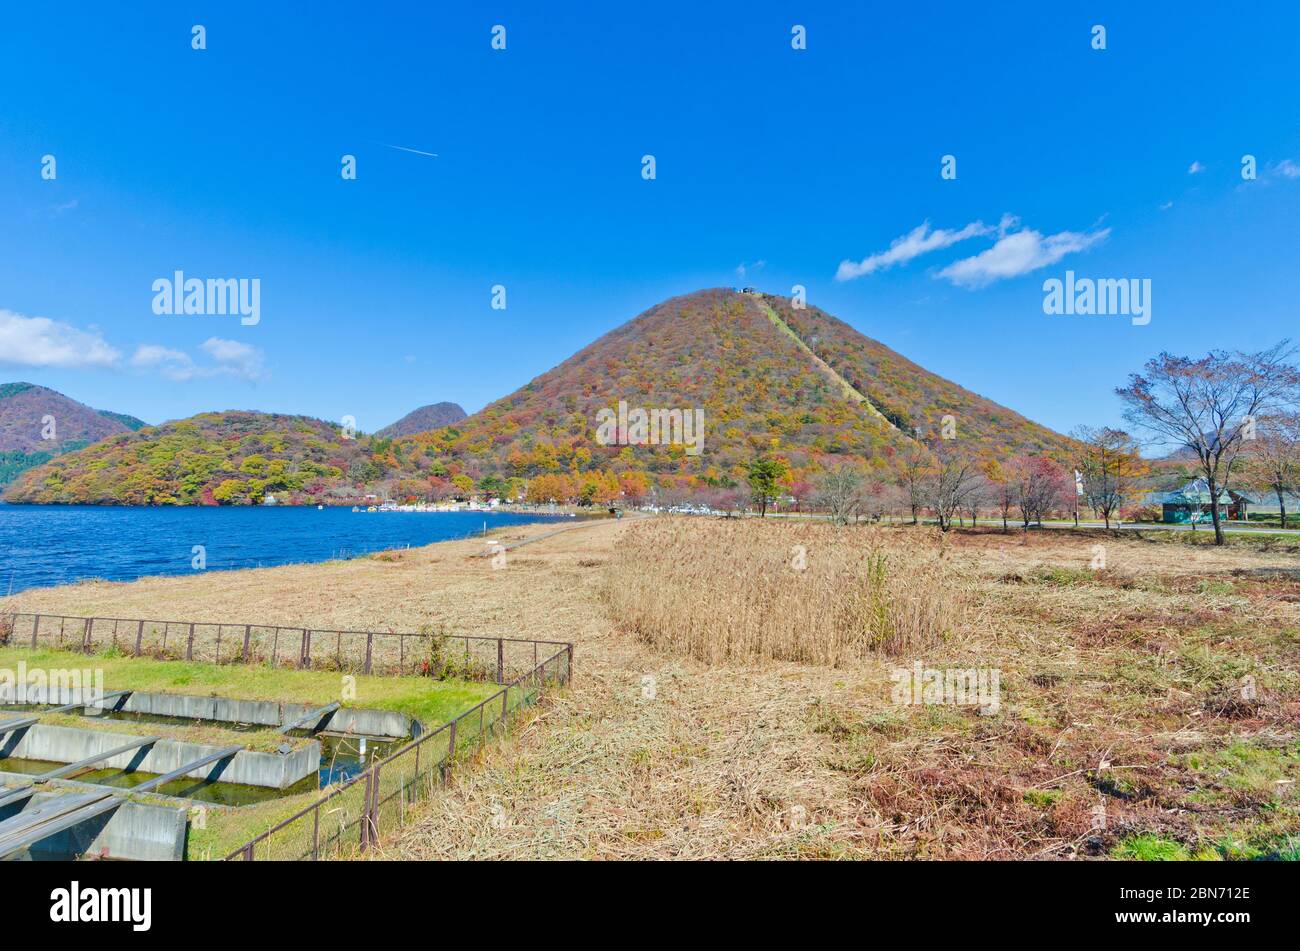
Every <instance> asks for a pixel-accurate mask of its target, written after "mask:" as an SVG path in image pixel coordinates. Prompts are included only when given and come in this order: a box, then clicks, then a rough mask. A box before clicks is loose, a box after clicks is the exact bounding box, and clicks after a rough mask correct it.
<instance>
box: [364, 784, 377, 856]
mask: <svg viewBox="0 0 1300 951" xmlns="http://www.w3.org/2000/svg"><path fill="white" fill-rule="evenodd" d="M374 782H375V774H374V772H373V771H370V772H367V773H366V791H365V794H364V796H363V798H362V806H361V851H362V852H364V851H365V850H366V848H367V847H368V846H369V845H370V797H371V795H373V787H374Z"/></svg>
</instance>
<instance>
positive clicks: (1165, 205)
mask: <svg viewBox="0 0 1300 951" xmlns="http://www.w3.org/2000/svg"><path fill="white" fill-rule="evenodd" d="M1172 207H1174V203H1173V202H1172V201H1166V202H1161V204H1160V210H1161V211H1168V210H1169V209H1170V208H1172Z"/></svg>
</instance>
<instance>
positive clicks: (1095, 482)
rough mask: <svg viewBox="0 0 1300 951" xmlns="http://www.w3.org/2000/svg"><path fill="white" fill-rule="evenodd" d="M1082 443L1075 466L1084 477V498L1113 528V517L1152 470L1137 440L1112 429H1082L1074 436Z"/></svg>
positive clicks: (1076, 430)
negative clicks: (1140, 480) (1139, 481)
mask: <svg viewBox="0 0 1300 951" xmlns="http://www.w3.org/2000/svg"><path fill="white" fill-rule="evenodd" d="M1070 435H1071V436H1073V437H1074V438H1075V439H1076V440H1078V442H1079V453H1078V456H1077V457H1076V461H1075V465H1076V467H1077V470H1078V472H1079V474H1080V475H1081V476H1082V477H1083V497H1084V498H1085V499H1086V500H1087V502H1088V505H1089V507H1090V508H1092V510H1093V511H1094V512H1097V513H1099V514H1100V515H1101V517H1102V518H1103V519H1105V521H1106V527H1107V528H1110V519H1111V516H1112V515H1114V513H1115V512H1116V511H1117V510H1118V509H1119V507H1120V506H1121V505H1123V504H1124V503H1125V502H1126V501H1128V500H1129V499H1130V498H1131V496H1132V495H1133V493H1134V492H1135V491H1136V490H1137V484H1138V480H1139V479H1140V478H1141V477H1142V476H1144V475H1146V474H1147V473H1148V472H1149V471H1150V469H1151V467H1150V466H1149V465H1148V464H1147V463H1146V462H1145V460H1143V458H1142V454H1141V452H1140V450H1139V448H1138V445H1137V443H1136V442H1135V441H1134V440H1133V437H1132V436H1130V435H1129V434H1128V433H1126V432H1124V430H1122V429H1111V428H1110V427H1109V426H1103V427H1101V428H1096V427H1093V426H1079V427H1077V428H1076V429H1075V430H1074V431H1073V432H1072V433H1070Z"/></svg>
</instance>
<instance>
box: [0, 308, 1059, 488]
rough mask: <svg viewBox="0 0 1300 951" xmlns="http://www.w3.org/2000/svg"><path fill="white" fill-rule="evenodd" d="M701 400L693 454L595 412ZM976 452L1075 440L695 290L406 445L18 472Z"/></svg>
mask: <svg viewBox="0 0 1300 951" xmlns="http://www.w3.org/2000/svg"><path fill="white" fill-rule="evenodd" d="M620 401H624V402H625V403H626V404H627V407H628V408H629V409H636V408H643V409H646V410H653V409H677V410H682V411H683V412H690V411H693V410H695V409H697V408H698V409H702V410H703V418H704V438H703V444H702V451H701V452H700V453H699V454H698V455H693V454H692V453H691V452H689V451H688V448H689V447H688V446H686V445H682V444H680V443H679V444H668V445H623V444H612V445H604V444H602V441H601V439H600V438H599V436H600V435H601V433H600V429H599V427H600V416H599V414H600V411H601V410H612V411H617V409H618V406H619V402H620ZM945 430H947V431H949V432H950V433H955V435H956V437H957V438H958V439H959V441H960V442H961V443H962V444H963V445H964V446H967V447H970V449H971V451H972V452H974V453H975V454H976V455H978V456H980V457H982V458H984V459H986V460H990V461H991V460H999V459H1003V460H1005V459H1011V458H1014V457H1019V456H1024V455H1039V454H1041V455H1053V454H1059V453H1063V452H1064V451H1066V450H1067V449H1068V447H1069V445H1070V441H1069V440H1067V439H1066V438H1065V437H1063V436H1061V435H1059V434H1057V433H1054V432H1052V431H1051V430H1048V429H1046V428H1044V427H1042V426H1039V425H1037V424H1035V423H1033V422H1030V421H1029V420H1027V419H1025V418H1024V417H1022V416H1020V415H1019V414H1017V413H1015V412H1013V411H1012V410H1009V409H1007V408H1005V407H1002V406H999V405H998V404H996V403H993V402H991V401H990V400H987V399H985V398H983V397H981V396H978V395H977V394H975V393H971V392H970V391H968V390H965V389H963V388H961V387H960V386H957V385H956V384H954V383H952V382H950V381H948V380H945V379H943V378H942V377H939V376H936V375H935V374H933V373H929V372H928V371H926V370H924V369H923V368H922V367H920V366H918V365H917V364H915V363H913V362H912V361H910V360H908V359H907V358H905V357H903V356H901V355H900V354H898V353H895V352H894V351H892V350H890V349H889V348H887V347H885V346H884V345H882V344H880V343H878V342H876V341H874V340H871V339H870V338H868V337H865V336H863V335H862V334H860V333H858V332H857V331H856V330H854V329H853V328H851V327H849V326H848V325H847V324H845V323H843V322H841V321H839V320H836V319H835V318H834V317H831V316H830V315H828V314H826V313H824V312H822V311H820V310H818V309H817V308H814V307H805V308H796V307H795V306H794V305H793V304H792V302H791V301H790V300H788V299H784V298H778V297H773V296H769V295H757V294H741V293H736V292H733V291H730V290H725V289H715V290H705V291H699V292H696V293H693V294H688V295H685V296H682V297H676V298H673V299H671V300H668V301H665V302H664V303H662V304H659V305H657V306H655V307H652V308H651V309H650V310H648V311H646V312H645V313H643V314H641V315H640V316H638V317H636V318H634V319H633V320H631V321H628V322H627V323H625V324H623V325H622V326H620V327H618V328H616V329H615V330H612V331H611V332H609V333H607V334H606V335H605V336H603V337H601V338H600V339H599V340H597V341H595V342H594V343H592V344H591V345H590V346H588V347H586V348H585V349H583V350H581V351H579V352H578V353H577V354H575V355H574V356H572V357H570V358H569V359H568V360H565V361H564V362H563V363H561V364H560V365H559V366H557V367H555V368H554V369H552V370H549V371H547V372H546V373H544V374H542V375H541V376H539V377H537V378H536V379H534V380H533V381H532V382H530V383H528V384H527V385H526V386H523V387H522V388H520V389H519V390H516V391H515V392H514V393H512V394H510V395H509V396H506V397H504V398H502V399H500V400H497V401H496V402H495V403H492V404H490V405H489V406H487V407H486V408H484V409H483V410H482V411H480V412H478V413H476V414H474V415H473V416H470V417H468V418H466V419H464V420H461V421H459V422H456V423H454V424H452V425H449V426H444V427H442V428H439V429H435V430H432V431H429V432H421V433H416V434H414V435H410V436H406V437H401V438H388V437H384V436H364V435H361V436H358V437H357V438H353V439H348V438H344V437H345V435H346V434H345V433H343V432H342V430H340V429H339V427H337V426H334V425H332V424H329V423H325V422H322V421H320V420H312V419H308V418H306V417H296V416H272V415H267V414H259V413H236V412H229V413H207V414H202V415H200V416H196V417H193V418H191V419H188V420H182V421H179V422H174V423H168V424H166V425H163V426H158V427H149V428H146V429H144V430H141V431H140V432H138V433H128V434H122V435H118V436H113V437H111V438H109V439H107V440H105V441H103V442H101V443H99V444H96V445H94V446H91V447H89V448H87V449H83V450H81V451H80V452H77V453H72V454H69V455H66V456H62V457H60V458H58V459H55V460H52V461H51V462H50V463H48V464H46V465H45V466H43V467H41V468H39V469H37V470H33V471H31V472H28V473H26V474H25V475H24V476H23V477H21V478H20V479H19V480H18V481H17V482H16V483H15V485H14V486H13V487H12V488H11V490H10V492H9V495H8V498H9V500H10V501H18V502H108V503H114V502H116V503H121V504H140V503H144V504H196V503H204V502H207V503H218V504H238V503H250V502H259V501H261V499H262V497H263V496H264V495H265V494H266V493H272V494H276V495H278V496H282V498H280V499H279V500H280V501H315V500H317V499H321V500H327V499H344V498H349V497H355V496H357V495H358V494H361V493H367V492H370V493H375V494H377V495H380V496H382V497H391V498H395V499H401V500H406V499H431V500H436V499H440V498H446V497H449V496H451V497H462V498H463V497H468V496H470V495H472V494H486V495H497V496H505V497H520V496H522V497H526V498H528V499H529V500H531V501H538V502H545V501H550V500H556V501H580V502H587V503H597V504H603V503H605V502H609V501H612V500H614V499H618V498H622V499H624V500H627V501H632V502H635V501H639V500H640V499H643V498H645V497H647V496H648V495H650V494H652V493H653V494H655V495H659V494H660V493H663V494H664V495H665V496H668V495H681V494H688V495H689V494H700V493H707V492H720V491H726V490H729V489H734V488H735V487H738V486H744V484H745V480H746V476H747V472H748V470H749V466H750V464H751V463H752V462H753V460H754V459H755V458H757V457H760V456H762V457H765V458H772V459H775V460H777V461H778V462H779V464H780V469H781V471H782V473H783V477H782V478H783V483H784V484H785V485H786V486H787V487H788V488H789V490H790V491H791V492H793V493H795V494H796V495H798V494H800V493H802V492H804V491H805V490H806V488H807V487H808V486H809V485H810V484H811V482H812V480H813V479H814V478H815V477H816V476H817V475H818V474H819V473H820V472H822V471H824V470H825V469H826V468H828V467H830V466H833V465H835V464H836V463H838V462H843V461H851V462H856V463H859V464H861V465H863V466H865V467H866V469H867V470H868V472H869V473H871V474H872V475H874V476H878V477H880V478H882V479H891V480H892V479H893V478H894V477H895V475H896V474H897V471H898V469H899V465H900V462H899V454H900V452H903V451H905V450H907V449H909V448H914V447H915V446H916V442H917V440H922V441H924V440H928V439H930V438H932V437H934V436H936V435H938V434H939V433H940V432H941V431H945Z"/></svg>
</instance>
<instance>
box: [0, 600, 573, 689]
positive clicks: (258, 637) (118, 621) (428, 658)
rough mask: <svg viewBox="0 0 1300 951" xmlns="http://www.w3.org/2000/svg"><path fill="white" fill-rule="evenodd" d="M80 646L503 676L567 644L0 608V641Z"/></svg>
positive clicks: (181, 656)
mask: <svg viewBox="0 0 1300 951" xmlns="http://www.w3.org/2000/svg"><path fill="white" fill-rule="evenodd" d="M5 644H13V645H22V646H27V647H31V648H33V649H35V648H39V647H47V648H53V649H56V650H73V651H80V652H82V653H86V654H93V653H97V652H101V651H116V652H119V653H121V654H124V655H127V656H132V657H155V658H160V659H167V660H191V661H202V662H205V663H210V664H269V665H270V666H273V667H294V668H299V669H303V670H338V671H349V672H356V673H363V674H398V675H410V674H424V675H428V676H433V677H458V678H460V679H463V680H481V681H490V682H495V683H498V684H505V683H507V682H510V681H513V680H514V679H515V678H518V677H519V676H521V675H524V674H527V673H529V672H531V671H533V670H535V669H536V668H537V667H538V665H539V664H540V663H541V662H542V658H543V657H546V656H547V655H548V653H549V652H553V651H554V650H555V649H556V648H564V647H568V646H569V645H568V644H567V643H565V642H562V641H539V640H528V639H522V638H511V637H476V636H472V635H458V634H446V633H442V632H430V631H417V632H398V631H338V630H325V629H319V628H309V627H285V626H282V625H275V624H254V623H249V624H243V623H227V622H215V621H165V620H150V619H144V618H111V617H75V616H71V615H59V614H18V613H14V614H0V646H3V645H5Z"/></svg>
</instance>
